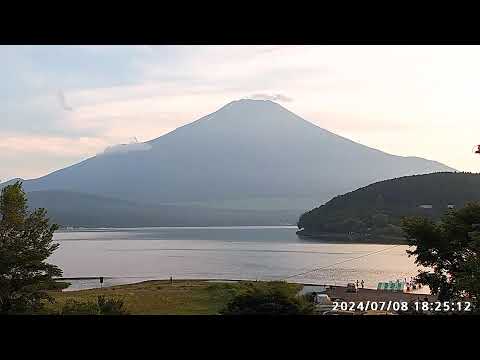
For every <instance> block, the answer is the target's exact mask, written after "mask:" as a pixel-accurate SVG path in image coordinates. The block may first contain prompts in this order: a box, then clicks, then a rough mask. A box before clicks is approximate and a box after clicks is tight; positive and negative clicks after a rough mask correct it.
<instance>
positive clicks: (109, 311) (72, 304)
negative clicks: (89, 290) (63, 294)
mask: <svg viewBox="0 0 480 360" xmlns="http://www.w3.org/2000/svg"><path fill="white" fill-rule="evenodd" d="M60 314H61V315H127V314H128V313H127V311H126V310H125V308H124V302H123V300H121V299H114V298H110V299H108V298H107V299H106V298H105V296H98V298H97V302H91V301H87V302H80V301H77V300H74V299H70V300H68V301H67V302H66V303H65V305H64V306H63V307H62V310H61V311H60Z"/></svg>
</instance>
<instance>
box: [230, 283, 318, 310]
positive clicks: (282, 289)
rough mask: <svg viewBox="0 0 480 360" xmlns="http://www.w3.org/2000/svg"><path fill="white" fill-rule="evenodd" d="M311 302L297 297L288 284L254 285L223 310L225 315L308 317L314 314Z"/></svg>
mask: <svg viewBox="0 0 480 360" xmlns="http://www.w3.org/2000/svg"><path fill="white" fill-rule="evenodd" d="M313 312H314V308H313V305H312V303H311V302H309V301H307V300H306V299H305V298H303V297H299V296H296V294H295V292H292V289H291V287H289V285H288V284H287V283H283V282H272V283H271V284H270V286H265V284H262V285H256V284H253V285H252V286H251V287H250V288H249V289H248V290H247V291H246V292H243V293H240V294H238V295H237V296H235V297H234V298H233V299H232V301H230V302H229V303H228V304H227V306H226V308H225V309H223V310H222V312H221V313H222V314H223V315H308V314H313Z"/></svg>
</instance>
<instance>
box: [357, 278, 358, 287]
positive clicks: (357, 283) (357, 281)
mask: <svg viewBox="0 0 480 360" xmlns="http://www.w3.org/2000/svg"><path fill="white" fill-rule="evenodd" d="M357 289H358V280H357Z"/></svg>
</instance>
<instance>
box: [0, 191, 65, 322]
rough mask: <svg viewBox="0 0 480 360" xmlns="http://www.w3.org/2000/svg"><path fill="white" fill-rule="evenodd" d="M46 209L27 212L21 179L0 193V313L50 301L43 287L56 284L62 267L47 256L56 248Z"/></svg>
mask: <svg viewBox="0 0 480 360" xmlns="http://www.w3.org/2000/svg"><path fill="white" fill-rule="evenodd" d="M46 215H47V213H46V210H45V209H37V210H35V211H33V212H28V205H27V196H26V194H25V192H24V191H23V188H22V183H21V182H16V183H15V184H13V185H9V186H6V187H4V188H3V189H2V192H1V195H0V313H2V314H5V313H7V314H8V313H30V312H35V311H38V310H40V309H41V308H42V302H43V300H48V301H53V298H51V297H50V296H49V295H48V294H47V292H46V290H48V289H50V288H53V287H55V281H54V280H53V279H52V277H54V276H61V274H62V271H61V270H60V269H59V268H58V267H57V266H55V265H51V264H48V263H47V262H46V259H47V258H48V257H49V256H50V255H51V254H52V253H53V252H54V251H55V250H56V249H57V248H58V244H56V243H53V241H52V238H53V233H54V232H55V230H57V228H58V226H57V225H55V224H53V225H51V224H49V219H48V218H47V216H46Z"/></svg>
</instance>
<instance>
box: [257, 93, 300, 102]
mask: <svg viewBox="0 0 480 360" xmlns="http://www.w3.org/2000/svg"><path fill="white" fill-rule="evenodd" d="M249 98H250V99H253V100H271V101H278V102H290V101H293V99H292V98H291V97H288V96H286V95H283V94H272V95H269V94H253V95H252V96H250V97H249Z"/></svg>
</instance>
